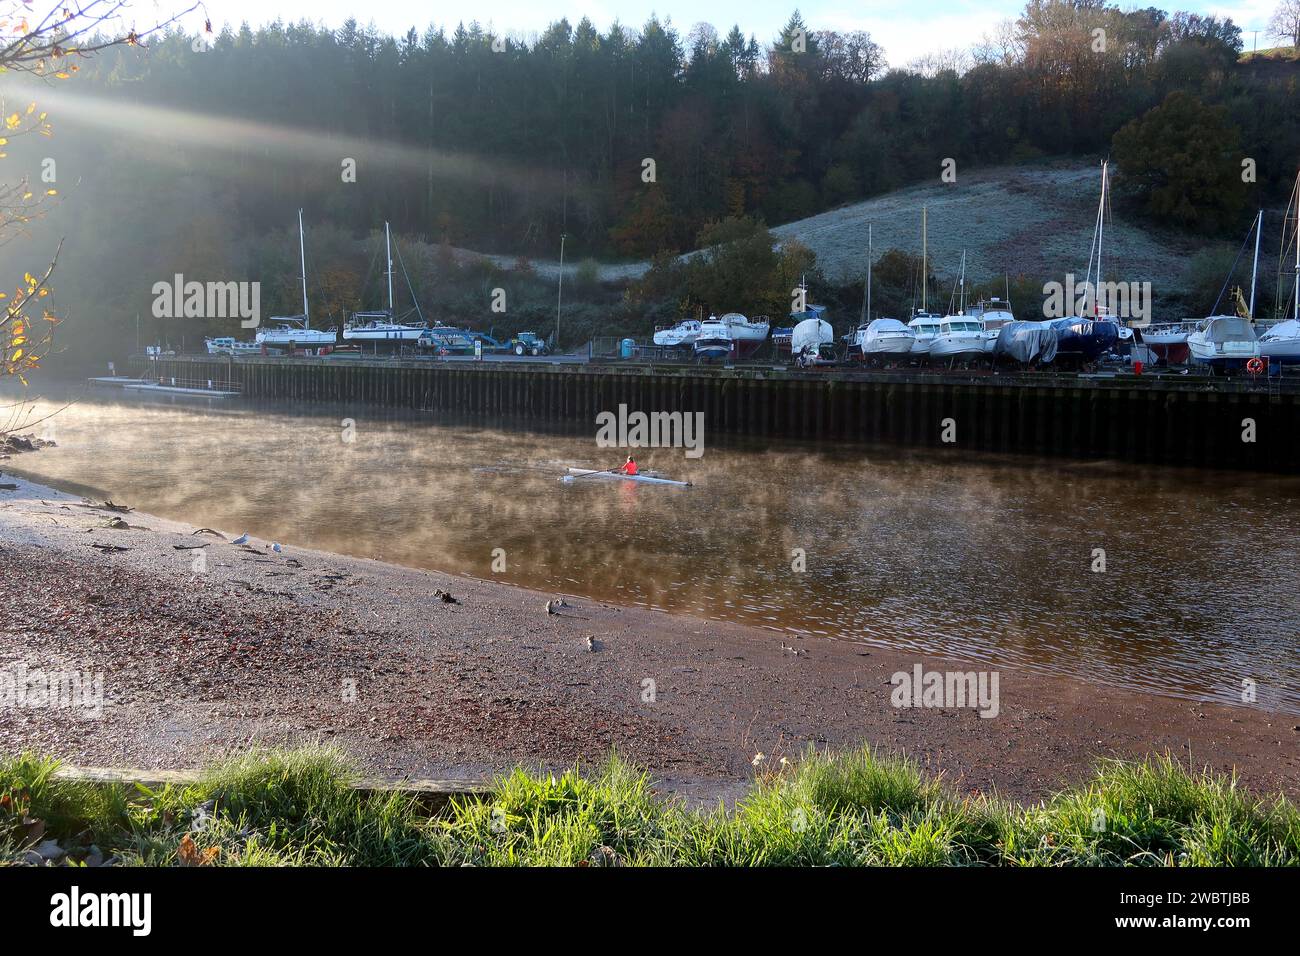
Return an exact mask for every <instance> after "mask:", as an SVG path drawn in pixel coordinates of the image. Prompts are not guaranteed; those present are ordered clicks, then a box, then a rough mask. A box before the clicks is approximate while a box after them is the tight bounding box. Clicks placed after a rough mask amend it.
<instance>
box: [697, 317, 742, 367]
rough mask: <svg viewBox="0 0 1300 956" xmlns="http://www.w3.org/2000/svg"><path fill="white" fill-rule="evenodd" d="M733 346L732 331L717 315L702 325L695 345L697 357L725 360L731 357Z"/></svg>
mask: <svg viewBox="0 0 1300 956" xmlns="http://www.w3.org/2000/svg"><path fill="white" fill-rule="evenodd" d="M733 344H734V342H733V339H732V338H731V329H730V328H729V327H728V326H727V323H726V322H724V321H722V319H719V318H718V317H717V316H716V315H711V316H709V318H707V319H705V320H704V321H703V322H701V323H700V331H699V334H698V335H697V336H696V337H695V343H694V348H695V357H696V358H699V359H719V358H720V359H725V358H727V357H728V356H730V355H731V351H732V348H733Z"/></svg>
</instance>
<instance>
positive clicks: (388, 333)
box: [343, 223, 429, 344]
mask: <svg viewBox="0 0 1300 956" xmlns="http://www.w3.org/2000/svg"><path fill="white" fill-rule="evenodd" d="M384 254H385V257H386V259H387V261H388V268H387V270H386V271H385V273H384V274H385V275H386V276H387V278H388V308H387V309H382V310H380V311H378V312H354V313H353V314H352V320H351V321H350V322H348V323H347V325H345V326H344V328H343V338H344V340H345V341H348V342H374V343H378V342H398V343H400V342H410V343H413V344H414V343H415V342H418V341H419V340H420V336H422V335H424V333H425V332H427V331H429V327H428V325H427V324H426V323H424V322H421V323H420V324H419V325H412V324H409V323H406V322H399V321H398V320H397V313H396V312H394V311H393V239H392V233H391V232H390V230H389V228H388V223H384ZM397 255H398V258H399V259H400V258H401V255H402V254H401V252H400V251H399V252H398V254H397ZM402 272H403V274H405V272H406V266H405V265H403V266H402ZM406 282H407V285H408V286H409V285H410V282H411V277H410V276H409V275H408V276H406ZM411 297H412V299H414V298H415V292H414V290H413V289H412V291H411ZM419 310H420V303H419V302H418V301H417V302H416V303H415V311H416V312H417V313H418V312H419Z"/></svg>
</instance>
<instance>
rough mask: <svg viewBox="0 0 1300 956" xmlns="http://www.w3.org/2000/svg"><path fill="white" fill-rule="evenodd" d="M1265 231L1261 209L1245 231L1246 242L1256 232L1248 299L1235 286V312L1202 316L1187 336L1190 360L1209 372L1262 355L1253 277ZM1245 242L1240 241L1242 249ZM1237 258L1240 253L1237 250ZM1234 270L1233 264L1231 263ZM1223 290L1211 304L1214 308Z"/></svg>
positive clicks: (1240, 364) (1236, 366) (1234, 365)
mask: <svg viewBox="0 0 1300 956" xmlns="http://www.w3.org/2000/svg"><path fill="white" fill-rule="evenodd" d="M1263 231H1264V210H1262V209H1261V210H1260V211H1259V214H1258V215H1256V217H1255V221H1254V223H1253V224H1252V225H1251V227H1250V231H1248V232H1247V233H1246V242H1249V241H1250V234H1251V233H1252V232H1253V233H1254V234H1255V257H1254V262H1253V264H1252V265H1251V269H1250V301H1246V298H1245V297H1244V296H1243V295H1242V294H1241V289H1240V288H1237V289H1234V290H1233V292H1232V297H1233V299H1235V301H1236V306H1237V309H1236V314H1235V315H1220V314H1215V315H1211V316H1209V317H1208V318H1206V319H1205V321H1204V322H1202V323H1201V324H1200V325H1199V326H1197V328H1196V331H1194V332H1192V333H1191V334H1190V335H1188V336H1187V349H1188V351H1189V352H1190V353H1191V359H1192V361H1193V362H1195V363H1197V364H1198V365H1207V366H1209V368H1210V371H1211V372H1214V373H1218V372H1226V371H1232V370H1234V369H1240V368H1243V367H1245V365H1246V363H1248V362H1249V361H1250V360H1251V359H1257V358H1260V357H1261V353H1260V343H1259V333H1258V332H1257V331H1256V329H1255V280H1256V278H1257V277H1258V275H1259V241H1260V235H1261V233H1262V232H1263ZM1245 246H1246V243H1245V242H1244V243H1242V250H1243V251H1244V249H1245ZM1237 255H1238V258H1240V256H1241V253H1240V252H1238V254H1237ZM1233 266H1234V269H1235V266H1236V263H1234V264H1233ZM1222 297H1223V293H1222V292H1220V293H1219V300H1217V301H1216V302H1215V303H1214V307H1215V308H1216V309H1217V308H1218V306H1219V301H1222Z"/></svg>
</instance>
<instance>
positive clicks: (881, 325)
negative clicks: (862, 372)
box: [854, 319, 916, 362]
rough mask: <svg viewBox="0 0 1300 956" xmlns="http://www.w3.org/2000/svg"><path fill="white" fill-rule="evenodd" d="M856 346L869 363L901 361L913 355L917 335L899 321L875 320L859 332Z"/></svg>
mask: <svg viewBox="0 0 1300 956" xmlns="http://www.w3.org/2000/svg"><path fill="white" fill-rule="evenodd" d="M854 344H855V345H856V346H857V350H858V351H859V352H860V353H861V355H862V357H863V358H864V359H866V360H868V361H873V360H875V361H891V362H892V361H900V360H902V359H905V358H909V357H910V356H911V355H912V348H913V346H914V345H915V344H916V333H915V332H913V331H912V330H911V329H910V328H908V327H907V326H906V325H904V324H903V323H902V322H900V321H898V319H873V320H872V321H870V322H868V323H867V327H866V328H865V329H859V330H858V332H857V333H856V341H855V342H854Z"/></svg>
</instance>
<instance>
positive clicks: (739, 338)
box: [720, 312, 772, 359]
mask: <svg viewBox="0 0 1300 956" xmlns="http://www.w3.org/2000/svg"><path fill="white" fill-rule="evenodd" d="M720 321H722V322H724V323H726V326H727V330H728V331H729V332H730V333H731V341H732V342H734V343H735V344H736V357H737V358H742V359H743V358H748V357H749V356H751V355H753V354H754V353H755V352H757V351H758V349H759V347H760V346H761V345H762V344H763V343H764V342H766V341H767V333H768V332H769V331H771V327H772V326H771V323H770V322H769V321H768V319H767V316H762V315H760V316H755V317H754V318H752V319H751V318H748V317H746V316H744V315H741V314H740V313H739V312H728V313H726V314H725V315H723V316H721V317H720Z"/></svg>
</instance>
